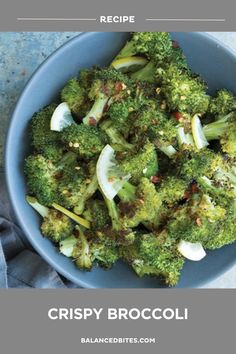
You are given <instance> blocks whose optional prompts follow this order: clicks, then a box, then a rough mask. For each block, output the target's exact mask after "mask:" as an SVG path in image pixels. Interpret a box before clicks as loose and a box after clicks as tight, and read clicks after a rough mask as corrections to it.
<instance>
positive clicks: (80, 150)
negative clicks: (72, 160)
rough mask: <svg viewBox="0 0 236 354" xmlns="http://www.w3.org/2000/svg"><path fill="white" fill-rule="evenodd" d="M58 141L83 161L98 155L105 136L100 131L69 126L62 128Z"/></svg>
mask: <svg viewBox="0 0 236 354" xmlns="http://www.w3.org/2000/svg"><path fill="white" fill-rule="evenodd" d="M60 139H61V141H62V142H63V143H64V144H65V147H66V148H67V149H68V150H71V151H74V152H76V153H77V154H78V155H79V156H80V157H82V158H85V159H89V158H91V157H93V156H96V155H98V154H99V153H100V152H101V151H102V149H103V147H104V146H105V143H106V136H105V134H104V133H103V132H102V131H101V130H99V129H97V128H95V127H92V126H88V125H84V124H71V125H70V126H68V127H66V128H64V129H63V130H62V132H61V133H60Z"/></svg>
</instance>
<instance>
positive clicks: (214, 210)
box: [167, 193, 226, 245]
mask: <svg viewBox="0 0 236 354" xmlns="http://www.w3.org/2000/svg"><path fill="white" fill-rule="evenodd" d="M225 217H226V210H225V208H224V207H222V206H221V205H218V204H216V203H215V201H214V200H213V199H212V198H211V197H210V196H209V195H207V194H202V193H197V194H193V195H192V196H191V198H190V200H189V201H188V202H187V203H185V204H184V205H182V206H180V207H179V208H178V209H177V210H176V211H175V212H173V213H172V215H171V219H170V221H169V222H168V224H167V229H168V232H169V233H170V235H172V237H178V238H179V239H181V240H185V241H188V242H192V243H196V242H200V243H201V244H203V245H204V244H205V242H207V240H208V239H209V238H211V237H213V236H215V235H216V234H217V230H218V228H219V225H220V224H221V223H222V222H224V220H225Z"/></svg>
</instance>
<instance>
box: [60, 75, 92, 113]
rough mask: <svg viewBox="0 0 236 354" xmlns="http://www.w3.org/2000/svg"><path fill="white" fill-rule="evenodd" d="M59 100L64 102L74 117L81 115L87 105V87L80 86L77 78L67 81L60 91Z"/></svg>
mask: <svg viewBox="0 0 236 354" xmlns="http://www.w3.org/2000/svg"><path fill="white" fill-rule="evenodd" d="M61 100H62V102H66V103H67V104H68V106H69V107H70V110H71V112H72V113H73V114H74V115H75V116H76V117H83V115H84V114H85V108H86V107H88V96H87V89H86V88H85V87H82V86H81V84H80V82H79V80H78V79H77V78H73V79H71V80H69V81H68V82H67V84H66V85H65V87H64V88H63V89H62V91H61Z"/></svg>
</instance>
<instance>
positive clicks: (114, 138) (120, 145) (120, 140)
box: [100, 120, 133, 151]
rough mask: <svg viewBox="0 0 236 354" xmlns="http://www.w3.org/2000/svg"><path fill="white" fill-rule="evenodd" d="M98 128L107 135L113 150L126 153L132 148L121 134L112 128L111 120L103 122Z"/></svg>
mask: <svg viewBox="0 0 236 354" xmlns="http://www.w3.org/2000/svg"><path fill="white" fill-rule="evenodd" d="M100 128H101V129H102V130H104V131H105V133H106V134H107V135H108V137H109V138H110V140H111V144H112V145H114V148H115V150H118V151H126V150H130V149H132V148H133V145H132V144H129V143H127V141H126V140H125V139H124V137H123V136H122V135H121V133H120V132H119V131H118V130H117V129H116V128H115V127H114V126H113V122H112V121H111V120H105V121H104V122H103V123H102V124H100Z"/></svg>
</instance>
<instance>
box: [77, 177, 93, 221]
mask: <svg viewBox="0 0 236 354" xmlns="http://www.w3.org/2000/svg"><path fill="white" fill-rule="evenodd" d="M97 188H98V180H97V176H96V174H95V175H94V176H93V177H92V179H91V182H90V183H89V184H88V186H87V188H86V190H85V191H84V193H83V196H82V197H81V199H80V201H79V204H78V205H76V207H74V212H75V213H76V214H78V215H80V214H82V213H83V211H84V206H85V202H86V201H87V200H88V199H89V198H91V197H92V196H93V195H94V193H95V192H96V190H97Z"/></svg>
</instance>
